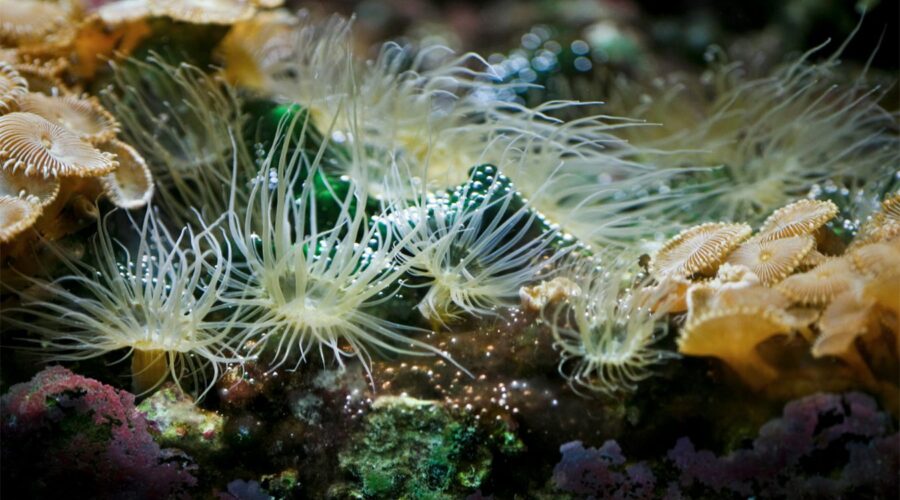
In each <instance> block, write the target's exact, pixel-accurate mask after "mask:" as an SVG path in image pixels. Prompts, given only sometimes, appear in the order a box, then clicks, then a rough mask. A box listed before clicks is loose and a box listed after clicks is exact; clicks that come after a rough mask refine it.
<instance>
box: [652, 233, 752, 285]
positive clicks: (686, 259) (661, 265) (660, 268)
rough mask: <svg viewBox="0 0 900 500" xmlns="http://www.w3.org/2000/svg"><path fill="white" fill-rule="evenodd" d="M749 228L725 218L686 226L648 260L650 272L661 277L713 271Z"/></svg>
mask: <svg viewBox="0 0 900 500" xmlns="http://www.w3.org/2000/svg"><path fill="white" fill-rule="evenodd" d="M751 232H752V229H751V228H750V226H748V225H747V224H733V223H724V222H709V223H706V224H700V225H699V226H694V227H692V228H689V229H685V230H684V231H682V232H681V233H679V234H678V235H677V236H675V237H674V238H672V239H670V240H669V241H667V242H666V243H665V244H664V245H663V247H662V248H660V250H659V252H657V254H656V257H655V258H654V259H653V262H652V264H651V266H652V268H651V269H652V272H653V274H655V275H657V276H660V277H662V276H667V275H676V276H690V275H692V274H697V273H710V272H713V271H715V269H716V268H717V267H718V266H719V265H720V264H721V263H722V262H724V261H725V257H726V256H727V255H728V254H729V253H730V252H731V251H732V250H733V249H734V248H736V247H737V246H738V245H740V243H741V241H743V240H744V239H745V238H747V237H748V236H750V233H751Z"/></svg>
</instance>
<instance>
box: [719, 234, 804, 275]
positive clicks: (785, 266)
mask: <svg viewBox="0 0 900 500" xmlns="http://www.w3.org/2000/svg"><path fill="white" fill-rule="evenodd" d="M815 245H816V240H815V239H814V238H813V237H812V236H809V235H802V236H792V237H787V238H780V239H776V240H769V241H764V240H763V239H759V238H753V239H751V240H750V241H747V242H745V243H742V244H741V245H740V246H739V247H737V249H736V250H735V251H734V252H732V253H731V255H729V256H728V258H727V259H726V262H728V263H729V264H734V265H743V266H747V267H748V268H749V269H750V270H751V271H753V273H754V274H756V275H757V276H759V279H760V281H762V283H763V284H764V285H767V286H771V285H774V284H775V283H778V282H779V281H781V280H783V279H784V278H786V277H787V276H788V275H790V274H791V273H792V272H794V269H796V268H797V267H798V266H799V265H800V263H801V262H803V259H804V258H805V257H806V255H807V254H808V253H809V252H810V250H812V249H813V247H814V246H815Z"/></svg>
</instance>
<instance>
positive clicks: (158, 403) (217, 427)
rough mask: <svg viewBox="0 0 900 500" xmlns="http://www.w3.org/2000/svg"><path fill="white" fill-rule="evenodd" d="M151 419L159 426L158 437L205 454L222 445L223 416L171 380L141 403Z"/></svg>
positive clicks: (163, 440)
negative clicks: (201, 406)
mask: <svg viewBox="0 0 900 500" xmlns="http://www.w3.org/2000/svg"><path fill="white" fill-rule="evenodd" d="M138 410H140V411H141V412H142V413H144V415H146V417H147V420H148V421H150V422H153V423H154V424H155V426H156V429H155V431H153V434H154V439H155V440H156V442H157V443H159V444H160V445H162V446H171V447H175V448H179V449H182V450H185V451H188V452H190V453H191V454H193V455H195V456H202V455H206V454H209V453H213V452H216V451H219V450H221V449H222V446H223V442H222V428H223V418H222V416H221V415H219V414H217V413H215V412H211V411H206V410H204V409H203V408H200V407H199V406H197V405H196V404H195V403H194V401H193V399H191V397H190V396H188V395H187V394H185V393H184V392H182V391H181V390H180V389H179V388H178V387H176V386H175V385H174V384H171V383H169V384H167V385H165V386H163V387H162V388H161V389H160V390H158V391H157V392H156V393H155V394H153V396H151V397H149V398H147V399H146V400H144V401H143V402H142V403H141V404H140V405H138Z"/></svg>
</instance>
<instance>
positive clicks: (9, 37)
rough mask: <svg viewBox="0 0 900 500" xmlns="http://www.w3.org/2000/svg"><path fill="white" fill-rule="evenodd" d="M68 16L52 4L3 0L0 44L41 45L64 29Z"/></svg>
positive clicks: (0, 15)
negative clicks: (41, 41)
mask: <svg viewBox="0 0 900 500" xmlns="http://www.w3.org/2000/svg"><path fill="white" fill-rule="evenodd" d="M68 23H69V12H67V11H66V9H65V8H63V6H61V5H59V4H56V3H53V2H42V1H37V0H0V41H4V42H7V43H12V44H13V45H18V44H21V43H28V42H35V41H40V40H41V39H42V38H45V37H47V36H48V35H52V34H53V33H55V32H58V31H60V30H62V29H64V28H65V27H66V26H67V24H68Z"/></svg>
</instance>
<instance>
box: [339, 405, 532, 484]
mask: <svg viewBox="0 0 900 500" xmlns="http://www.w3.org/2000/svg"><path fill="white" fill-rule="evenodd" d="M349 442H350V445H349V447H348V448H347V449H345V450H344V451H342V452H341V453H340V455H339V463H340V467H341V468H342V469H343V470H344V471H346V472H348V473H349V475H350V476H351V477H352V478H353V481H352V482H351V483H350V484H345V485H342V487H341V489H342V490H343V491H342V492H341V494H346V495H347V496H350V497H353V498H416V499H440V498H458V497H459V496H460V495H463V494H466V493H471V492H472V491H474V490H475V489H477V488H479V487H480V486H482V485H483V484H484V483H485V481H486V480H487V478H488V475H489V474H490V471H491V464H492V463H493V461H494V459H495V458H496V457H497V456H500V455H515V454H518V453H521V452H522V451H523V450H524V445H523V444H522V442H521V441H520V440H519V438H518V437H517V436H516V435H515V434H514V433H513V432H512V431H511V430H510V429H509V428H508V427H507V426H506V425H505V424H503V423H500V422H498V423H496V424H490V425H487V424H483V423H479V422H478V420H477V419H476V418H475V417H474V416H473V415H471V414H468V413H459V412H453V411H450V410H448V409H446V408H444V407H443V406H442V405H440V404H439V403H437V402H432V401H423V400H418V399H412V398H408V397H382V398H380V399H378V400H377V401H376V402H375V404H374V407H373V411H372V413H370V414H369V415H368V416H367V417H366V422H365V425H364V428H363V429H362V430H361V431H360V432H359V434H358V435H356V436H354V437H352V438H351V439H350V441H349ZM333 493H338V492H336V491H335V492H333ZM341 494H338V495H337V496H341Z"/></svg>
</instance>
